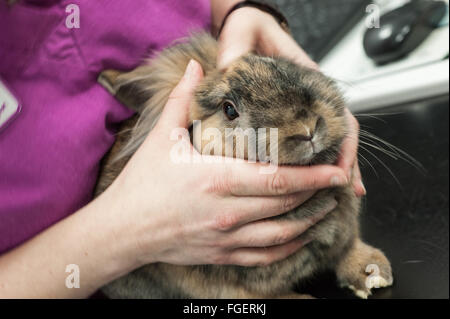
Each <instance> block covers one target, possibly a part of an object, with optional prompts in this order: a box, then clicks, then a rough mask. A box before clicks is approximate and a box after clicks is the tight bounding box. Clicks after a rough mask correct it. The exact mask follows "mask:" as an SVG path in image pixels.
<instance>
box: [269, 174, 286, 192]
mask: <svg viewBox="0 0 450 319" xmlns="http://www.w3.org/2000/svg"><path fill="white" fill-rule="evenodd" d="M286 185H287V180H286V177H285V176H283V175H280V174H274V175H273V176H272V177H270V178H269V179H268V185H267V186H268V188H269V190H270V191H271V192H273V193H275V194H279V195H282V194H284V193H285V192H286Z"/></svg>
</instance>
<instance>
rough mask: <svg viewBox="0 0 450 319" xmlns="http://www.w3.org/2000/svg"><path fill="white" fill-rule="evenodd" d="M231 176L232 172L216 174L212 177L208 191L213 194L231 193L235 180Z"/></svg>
mask: <svg viewBox="0 0 450 319" xmlns="http://www.w3.org/2000/svg"><path fill="white" fill-rule="evenodd" d="M230 176H231V175H230V174H223V175H222V174H220V175H215V176H214V177H213V178H212V179H210V183H209V184H208V187H207V191H208V192H209V193H213V194H217V193H219V194H222V193H231V190H232V188H233V186H234V182H233V179H232V178H231V177H230Z"/></svg>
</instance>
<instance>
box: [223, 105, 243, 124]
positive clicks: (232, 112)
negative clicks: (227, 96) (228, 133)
mask: <svg viewBox="0 0 450 319" xmlns="http://www.w3.org/2000/svg"><path fill="white" fill-rule="evenodd" d="M222 107H223V112H224V113H225V115H226V116H227V117H228V119H229V120H230V121H233V120H235V119H236V118H238V117H239V113H238V112H237V111H236V108H235V106H234V104H233V103H232V102H231V101H225V102H223V104H222Z"/></svg>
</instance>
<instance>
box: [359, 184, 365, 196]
mask: <svg viewBox="0 0 450 319" xmlns="http://www.w3.org/2000/svg"><path fill="white" fill-rule="evenodd" d="M359 185H360V186H361V188H362V189H363V190H364V196H366V195H367V189H366V187H365V186H364V183H363V182H362V181H359Z"/></svg>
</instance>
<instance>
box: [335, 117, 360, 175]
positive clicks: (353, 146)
mask: <svg viewBox="0 0 450 319" xmlns="http://www.w3.org/2000/svg"><path fill="white" fill-rule="evenodd" d="M345 112H346V117H347V120H348V130H349V131H348V134H347V136H346V138H345V139H344V142H343V144H342V148H341V154H340V156H339V160H338V166H339V167H341V168H342V169H343V170H344V171H345V172H346V174H347V177H348V179H349V180H350V178H351V175H352V169H353V165H354V164H355V162H356V161H357V160H358V146H359V123H358V121H357V120H356V118H355V117H354V116H353V114H352V113H351V112H350V111H349V110H348V109H345Z"/></svg>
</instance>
